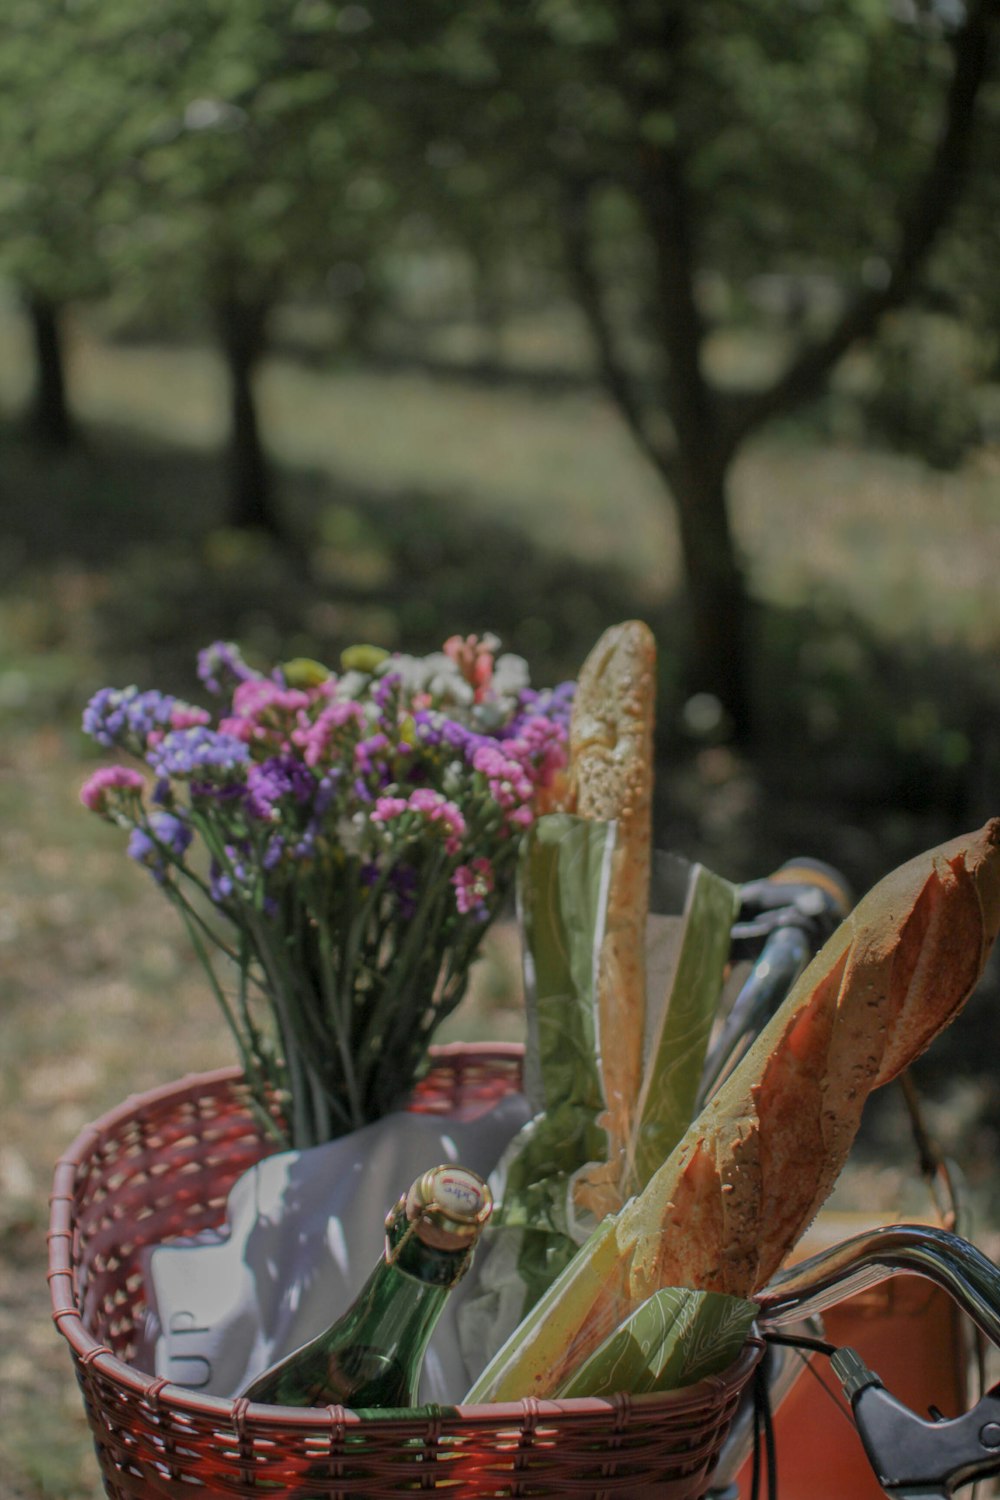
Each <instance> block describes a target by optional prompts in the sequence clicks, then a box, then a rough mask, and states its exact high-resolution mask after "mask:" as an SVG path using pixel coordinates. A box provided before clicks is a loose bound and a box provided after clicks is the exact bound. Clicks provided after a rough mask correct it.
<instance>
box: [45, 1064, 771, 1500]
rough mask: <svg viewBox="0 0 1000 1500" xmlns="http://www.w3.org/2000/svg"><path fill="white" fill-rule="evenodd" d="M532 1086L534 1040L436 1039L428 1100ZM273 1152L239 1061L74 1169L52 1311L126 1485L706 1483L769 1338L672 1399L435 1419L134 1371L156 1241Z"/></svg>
mask: <svg viewBox="0 0 1000 1500" xmlns="http://www.w3.org/2000/svg"><path fill="white" fill-rule="evenodd" d="M519 1081H520V1048H517V1047H514V1046H500V1045H498V1046H490V1047H477V1048H466V1047H464V1046H451V1047H444V1048H439V1049H437V1051H436V1053H435V1064H434V1067H433V1068H432V1070H431V1072H430V1073H429V1075H428V1077H427V1078H426V1079H425V1081H424V1082H423V1083H422V1084H421V1085H420V1087H419V1088H418V1090H417V1093H416V1095H415V1097H414V1101H413V1106H412V1107H413V1108H415V1109H418V1110H421V1111H433V1112H441V1111H444V1110H447V1109H450V1108H452V1107H454V1106H455V1105H457V1104H458V1105H462V1106H471V1107H475V1106H476V1104H477V1103H483V1104H486V1103H489V1102H491V1101H493V1100H495V1099H498V1098H500V1097H501V1096H502V1095H503V1094H504V1093H506V1092H508V1091H509V1090H511V1089H515V1088H517V1087H518V1085H519ZM267 1149H268V1148H267V1145H266V1144H265V1141H264V1139H263V1138H262V1135H261V1133H260V1130H259V1127H258V1126H257V1125H256V1123H255V1121H254V1116H253V1114H252V1112H251V1110H250V1108H249V1104H248V1098H247V1093H246V1089H245V1087H244V1086H243V1084H242V1081H241V1077H240V1074H239V1073H238V1072H237V1071H236V1070H228V1069H227V1070H223V1071H220V1072H215V1073H207V1074H203V1075H200V1076H194V1077H191V1078H188V1079H185V1080H183V1081H182V1082H181V1083H179V1084H174V1085H171V1086H169V1087H166V1088H161V1089H157V1090H154V1091H152V1092H150V1093H147V1094H143V1095H140V1096H137V1097H135V1098H132V1099H129V1100H127V1101H126V1103H125V1104H123V1105H121V1106H120V1107H119V1108H118V1109H116V1110H113V1111H112V1112H111V1113H109V1114H107V1115H105V1116H104V1117H103V1118H102V1119H100V1120H98V1121H97V1122H96V1123H95V1124H93V1125H91V1126H90V1127H88V1128H87V1129H86V1130H85V1131H84V1132H83V1133H82V1134H81V1135H80V1136H79V1137H78V1139H77V1140H76V1142H75V1143H74V1144H73V1146H72V1147H71V1148H70V1151H69V1152H68V1154H67V1155H66V1156H65V1157H64V1158H63V1159H62V1160H61V1161H60V1162H59V1164H58V1166H57V1169H56V1173H55V1182H54V1187H53V1197H52V1213H51V1224H50V1234H49V1265H50V1270H49V1281H50V1284H51V1288H52V1304H53V1317H54V1319H55V1322H56V1325H57V1327H58V1328H59V1330H60V1332H61V1333H62V1334H63V1336H64V1337H65V1338H66V1340H67V1342H68V1343H69V1346H70V1349H71V1351H72V1355H73V1360H74V1363H75V1366H76V1372H77V1377H78V1379H79V1382H80V1386H81V1389H82V1392H83V1400H84V1404H85V1406H86V1410H87V1416H88V1419H89V1422H90V1426H91V1429H92V1433H93V1438H94V1444H95V1447H96V1450H97V1457H98V1462H99V1464H100V1468H101V1472H102V1475H103V1478H104V1485H105V1489H106V1492H107V1494H108V1495H109V1496H111V1497H112V1500H137V1497H140V1500H153V1497H169V1500H181V1497H183V1500H200V1497H201V1496H206V1497H207V1496H229V1497H233V1496H236V1497H242V1496H246V1497H255V1500H260V1497H261V1495H263V1494H266V1495H268V1496H271V1497H275V1500H279V1497H283V1496H287V1497H289V1500H292V1497H296V1500H305V1497H306V1496H310V1497H316V1500H321V1497H322V1500H327V1497H336V1500H355V1497H380V1496H392V1495H399V1494H403V1493H408V1492H410V1491H413V1490H434V1489H447V1490H448V1492H449V1493H450V1495H452V1496H453V1497H454V1500H471V1497H473V1496H515V1495H525V1496H547V1495H565V1496H570V1495H571V1496H577V1497H588V1496H592V1497H598V1496H602V1497H603V1496H612V1495H622V1494H628V1495H632V1496H637V1495H640V1494H641V1495H648V1496H660V1497H663V1500H697V1497H700V1496H702V1495H703V1494H704V1492H705V1489H706V1487H707V1484H708V1475H709V1472H710V1470H711V1468H712V1465H713V1464H714V1462H715V1459H716V1457H717V1455H718V1451H719V1448H720V1446H721V1444H722V1441H723V1439H724V1437H725V1434H726V1431H727V1429H728V1426H729V1423H730V1420H731V1418H732V1415H733V1412H734V1409H735V1406H736V1403H737V1401H738V1399H739V1396H740V1393H741V1391H742V1389H743V1387H744V1386H745V1384H746V1383H747V1381H748V1380H749V1378H750V1375H751V1373H752V1371H753V1369H754V1367H755V1365H756V1363H757V1360H758V1359H759V1357H760V1347H759V1345H758V1344H757V1343H756V1342H755V1341H751V1342H750V1343H748V1345H747V1346H746V1348H745V1349H744V1350H743V1352H742V1354H741V1355H740V1358H739V1359H738V1360H737V1361H736V1362H735V1364H734V1365H733V1366H732V1367H731V1368H730V1369H729V1370H728V1371H727V1372H725V1374H723V1375H721V1376H718V1377H715V1378H712V1379H708V1380H705V1381H702V1382H700V1383H699V1384H698V1385H696V1386H692V1387H689V1388H687V1389H686V1390H684V1391H680V1392H676V1393H671V1394H669V1395H664V1396H639V1397H633V1398H629V1397H627V1396H621V1397H618V1398H615V1399H614V1400H582V1399H580V1400H572V1401H535V1400H525V1401H521V1402H516V1403H510V1404H504V1405H492V1406H467V1407H461V1408H459V1409H457V1410H456V1411H454V1412H452V1411H450V1410H449V1411H442V1412H441V1413H439V1414H435V1415H433V1416H429V1415H427V1413H426V1412H422V1411H421V1410H419V1409H418V1410H416V1411H414V1412H413V1414H412V1415H410V1414H407V1415H402V1416H387V1417H385V1418H382V1419H379V1420H371V1419H369V1420H362V1419H361V1418H359V1417H357V1416H356V1415H355V1414H354V1413H353V1412H350V1411H346V1410H344V1409H343V1408H341V1407H331V1408H328V1409H326V1410H323V1411H319V1410H311V1411H306V1410H303V1411H291V1410H289V1409H287V1408H278V1407H265V1406H256V1405H254V1406H251V1405H249V1404H248V1403H247V1402H246V1401H243V1400H236V1401H224V1400H220V1399H218V1398H216V1397H210V1396H201V1395H198V1394H197V1393H195V1392H191V1391H187V1390H184V1389H182V1388H181V1387H179V1386H177V1385H172V1384H169V1383H168V1382H167V1381H165V1380H163V1379H161V1378H157V1379H154V1378H152V1377H150V1376H148V1375H144V1374H141V1373H140V1372H139V1371H138V1370H136V1369H134V1368H132V1367H131V1366H130V1364H129V1361H130V1359H131V1358H132V1357H133V1355H134V1352H135V1341H136V1330H137V1327H138V1326H139V1323H140V1320H141V1316H142V1313H143V1310H144V1302H143V1296H144V1292H143V1281H142V1275H141V1271H140V1266H141V1257H142V1252H143V1250H144V1248H145V1247H146V1246H148V1245H150V1244H154V1243H156V1242H158V1241H160V1240H163V1239H166V1238H168V1237H170V1236H175V1235H187V1234H194V1233H196V1232H197V1231H198V1230H201V1229H204V1228H206V1227H208V1226H216V1225H218V1224H220V1223H221V1222H222V1220H223V1217H224V1213H225V1207H226V1199H227V1196H228V1193H229V1190H230V1188H231V1186H232V1185H233V1183H234V1182H235V1180H236V1179H237V1177H239V1176H240V1174H241V1173H242V1172H244V1171H245V1170H246V1169H247V1168H248V1167H249V1166H251V1165H252V1164H253V1163H254V1162H256V1161H258V1160H259V1159H260V1158H261V1157H262V1156H263V1155H264V1154H265V1153H266V1151H267ZM430 1410H433V1409H430Z"/></svg>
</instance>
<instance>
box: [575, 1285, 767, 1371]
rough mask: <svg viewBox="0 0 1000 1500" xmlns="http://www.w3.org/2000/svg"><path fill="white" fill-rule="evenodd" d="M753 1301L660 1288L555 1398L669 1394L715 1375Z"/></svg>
mask: <svg viewBox="0 0 1000 1500" xmlns="http://www.w3.org/2000/svg"><path fill="white" fill-rule="evenodd" d="M757 1310H758V1309H757V1306H756V1303H753V1302H748V1301H745V1300H744V1299H743V1298H742V1297H727V1296H724V1295H723V1294H722V1293H721V1292H698V1291H689V1290H688V1289H686V1288H683V1287H664V1288H662V1289H661V1290H660V1291H657V1292H654V1293H653V1295H652V1296H651V1297H649V1298H647V1300H646V1301H645V1302H643V1303H642V1304H641V1306H639V1307H638V1308H636V1310H635V1312H634V1313H633V1314H632V1315H631V1317H629V1318H627V1319H626V1320H625V1322H624V1323H622V1324H621V1325H620V1326H619V1327H618V1328H616V1329H615V1331H614V1333H612V1334H610V1335H609V1336H608V1338H606V1339H605V1340H604V1342H603V1344H600V1345H599V1346H598V1347H597V1348H596V1349H595V1350H594V1352H593V1354H591V1355H590V1357H589V1358H588V1359H586V1360H585V1361H584V1363H583V1364H582V1365H580V1366H579V1367H578V1368H577V1369H576V1370H574V1372H573V1374H572V1375H570V1377H569V1379H568V1380H567V1381H566V1382H565V1383H564V1385H563V1386H562V1387H561V1388H560V1390H559V1392H558V1394H559V1396H560V1397H568V1396H608V1395H612V1394H614V1393H615V1392H616V1391H630V1392H631V1393H632V1394H633V1395H638V1394H641V1393H643V1392H648V1391H670V1390H676V1389H677V1388H678V1387H680V1386H685V1385H692V1384H694V1382H695V1381H697V1380H703V1379H704V1378H705V1376H707V1375H716V1374H718V1373H719V1372H720V1371H722V1370H724V1369H725V1368H726V1367H727V1365H730V1364H731V1363H732V1362H733V1360H734V1359H735V1358H736V1356H737V1355H738V1354H739V1352H740V1349H741V1348H742V1347H743V1344H744V1342H745V1340H746V1337H747V1334H748V1333H749V1331H750V1326H751V1324H752V1323H753V1319H754V1315H755V1314H756V1312H757Z"/></svg>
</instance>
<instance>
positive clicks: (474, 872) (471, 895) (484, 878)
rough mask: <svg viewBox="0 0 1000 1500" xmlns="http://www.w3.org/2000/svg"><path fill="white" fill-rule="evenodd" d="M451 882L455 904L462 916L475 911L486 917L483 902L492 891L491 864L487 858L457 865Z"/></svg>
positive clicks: (478, 914)
mask: <svg viewBox="0 0 1000 1500" xmlns="http://www.w3.org/2000/svg"><path fill="white" fill-rule="evenodd" d="M451 883H452V885H453V886H454V887H455V905H456V906H457V907H458V910H459V912H460V913H461V914H462V916H463V917H464V916H466V915H467V913H469V912H475V913H476V915H477V916H481V917H484V918H485V917H486V915H487V912H486V907H485V902H486V898H487V896H489V895H490V894H491V893H492V891H493V866H492V865H491V864H490V862H489V860H488V859H484V858H481V857H480V858H479V859H474V860H472V861H471V863H470V864H467V865H459V867H458V869H457V870H456V871H455V873H454V875H453V876H452V877H451Z"/></svg>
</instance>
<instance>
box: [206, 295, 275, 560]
mask: <svg viewBox="0 0 1000 1500" xmlns="http://www.w3.org/2000/svg"><path fill="white" fill-rule="evenodd" d="M267 313H268V309H267V307H266V305H264V304H263V303H259V302H251V301H243V300H241V299H239V298H236V297H227V298H224V299H223V300H222V301H221V302H220V303H219V305H218V307H217V309H216V314H217V320H218V326H219V335H220V339H221V342H222V352H223V356H224V358H225V362H226V370H227V373H228V376H229V413H230V417H229V421H230V425H229V444H228V461H229V494H230V509H229V522H230V525H232V526H236V527H239V528H241V529H256V530H260V531H266V532H267V533H268V534H269V535H271V536H274V537H278V538H281V539H282V540H284V530H283V527H282V525H281V523H280V521H279V519H278V516H277V514H276V512H275V509H274V495H273V482H272V477H271V469H270V465H269V463H268V460H267V456H266V454H265V452H264V446H263V444H262V442H261V437H260V423H259V420H258V416H257V402H256V398H255V395H254V376H255V374H256V370H257V366H258V365H259V363H260V359H261V356H262V355H263V353H264V348H265V325H266V321H267Z"/></svg>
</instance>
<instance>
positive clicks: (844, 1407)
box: [737, 1075, 975, 1500]
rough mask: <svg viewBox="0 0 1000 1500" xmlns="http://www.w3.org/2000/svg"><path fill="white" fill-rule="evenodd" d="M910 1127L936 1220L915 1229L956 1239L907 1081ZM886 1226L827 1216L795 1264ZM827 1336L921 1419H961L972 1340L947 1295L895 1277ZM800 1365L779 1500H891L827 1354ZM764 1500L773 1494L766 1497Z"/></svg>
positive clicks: (946, 1192) (949, 1204) (836, 1319)
mask: <svg viewBox="0 0 1000 1500" xmlns="http://www.w3.org/2000/svg"><path fill="white" fill-rule="evenodd" d="M901 1083H902V1085H903V1092H904V1095H905V1097H906V1103H907V1106H908V1109H909V1112H910V1123H911V1126H912V1129H913V1135H914V1140H915V1143H916V1147H917V1152H918V1156H919V1159H920V1167H921V1171H922V1173H923V1175H924V1177H925V1178H926V1179H927V1181H928V1185H929V1186H930V1189H931V1193H932V1196H933V1198H934V1200H935V1204H936V1207H937V1211H936V1213H935V1214H933V1215H928V1216H926V1218H924V1219H922V1220H918V1222H926V1223H928V1224H933V1225H934V1226H935V1227H938V1228H942V1227H943V1228H946V1229H951V1230H954V1229H955V1227H956V1220H957V1218H958V1211H957V1205H956V1198H955V1189H954V1185H953V1183H952V1180H951V1178H950V1176H949V1174H948V1171H947V1167H946V1166H945V1164H944V1162H943V1161H942V1159H941V1156H940V1154H939V1152H938V1151H937V1148H936V1147H935V1145H934V1143H933V1142H932V1141H931V1140H930V1138H929V1137H928V1135H927V1132H926V1130H925V1128H924V1124H923V1121H922V1119H921V1117H920V1108H919V1102H918V1100H917V1096H916V1092H915V1090H914V1086H913V1084H912V1081H911V1080H910V1078H909V1077H908V1076H907V1075H904V1077H903V1079H902V1080H901ZM893 1222H894V1220H893V1219H891V1218H888V1217H876V1216H873V1215H870V1214H862V1213H850V1212H841V1211H834V1210H824V1211H822V1212H821V1213H820V1214H819V1216H818V1217H817V1219H816V1222H815V1223H814V1224H813V1226H812V1228H811V1229H810V1230H809V1231H808V1232H807V1233H806V1234H805V1235H804V1236H803V1238H802V1240H801V1241H800V1243H799V1245H798V1246H797V1247H796V1250H795V1253H794V1255H793V1256H792V1257H791V1258H790V1261H789V1264H794V1263H796V1262H798V1261H801V1260H805V1259H807V1258H808V1257H809V1256H810V1255H815V1254H816V1253H817V1252H818V1251H820V1250H826V1249H828V1248H829V1247H830V1246H831V1245H837V1244H840V1243H841V1241H843V1240H846V1239H850V1238H851V1237H852V1236H853V1235H856V1234H861V1233H863V1232H864V1231H866V1230H870V1229H874V1228H878V1227H880V1226H882V1225H886V1224H891V1223H893ZM823 1324H824V1327H825V1330H826V1337H827V1339H828V1340H829V1342H830V1343H831V1344H836V1345H837V1346H838V1347H841V1346H843V1345H844V1344H849V1345H850V1346H851V1347H852V1348H854V1349H857V1351H858V1353H859V1354H860V1355H861V1357H862V1359H863V1360H864V1361H865V1363H866V1364H867V1365H868V1366H869V1367H870V1368H871V1369H872V1370H875V1371H876V1372H877V1373H878V1374H879V1375H880V1376H881V1377H882V1380H883V1381H884V1383H885V1386H886V1389H887V1390H890V1391H891V1392H892V1394H893V1395H894V1396H898V1398H899V1399H900V1401H903V1402H905V1404H906V1405H907V1406H909V1407H910V1408H911V1409H912V1410H913V1411H915V1412H916V1413H917V1414H918V1415H920V1416H926V1415H927V1414H928V1412H929V1409H930V1408H931V1407H934V1408H935V1409H936V1410H938V1411H940V1412H942V1413H943V1415H944V1416H946V1417H956V1416H959V1415H960V1414H961V1413H962V1412H964V1411H965V1410H966V1409H967V1407H968V1405H969V1400H970V1398H969V1372H970V1368H971V1367H972V1363H973V1355H974V1350H975V1334H974V1330H973V1327H972V1324H971V1323H970V1322H969V1320H968V1319H967V1318H966V1317H965V1316H964V1314H962V1313H961V1312H960V1311H959V1309H958V1307H957V1306H956V1304H955V1302H954V1301H953V1300H952V1298H951V1297H950V1296H949V1295H948V1293H947V1292H945V1291H944V1290H942V1289H941V1288H940V1287H937V1286H934V1285H933V1283H931V1282H930V1281H927V1280H925V1279H924V1278H923V1277H918V1276H894V1277H892V1278H891V1279H890V1280H887V1281H883V1282H882V1283H881V1284H880V1285H878V1286H875V1287H869V1288H867V1289H866V1290H865V1291H862V1292H858V1293H857V1294H856V1295H855V1296H853V1297H849V1298H847V1299H846V1300H845V1301H843V1302H841V1303H839V1304H838V1305H837V1306H836V1307H831V1308H830V1309H829V1310H828V1311H827V1312H825V1313H824V1314H823ZM803 1359H804V1360H805V1361H807V1362H808V1364H809V1366H810V1368H808V1369H804V1370H803V1372H802V1374H801V1376H800V1377H799V1379H798V1380H797V1381H796V1382H795V1384H794V1386H793V1387H792V1389H791V1391H789V1393H788V1395H787V1396H786V1397H785V1399H784V1401H783V1402H782V1403H781V1405H780V1407H779V1408H778V1410H777V1412H776V1413H775V1416H774V1438H775V1448H776V1456H777V1471H778V1472H777V1478H778V1486H777V1488H778V1495H779V1496H780V1500H847V1497H849V1500H884V1496H885V1491H884V1490H883V1489H882V1487H881V1485H880V1484H879V1483H878V1481H877V1480H876V1478H875V1476H874V1474H873V1473H872V1468H871V1465H870V1463H869V1462H868V1458H867V1456H866V1454H865V1450H864V1447H863V1446H862V1443H861V1439H860V1437H859V1436H858V1433H857V1429H856V1428H855V1426H854V1421H853V1419H852V1417H851V1414H850V1407H849V1405H848V1403H847V1401H846V1398H845V1397H844V1395H843V1392H842V1391H841V1388H840V1382H839V1381H838V1380H837V1377H836V1376H835V1375H834V1374H833V1372H832V1370H831V1369H830V1366H829V1361H828V1360H827V1359H826V1357H825V1356H824V1355H821V1354H817V1355H813V1356H811V1357H809V1356H808V1355H806V1353H805V1351H803ZM752 1472H753V1470H752V1460H748V1461H747V1462H746V1463H745V1464H744V1466H743V1467H742V1469H741V1470H740V1472H739V1475H738V1476H737V1482H738V1486H739V1495H740V1500H749V1497H750V1493H751V1482H752V1480H751V1476H752ZM761 1493H762V1494H763V1493H766V1491H765V1490H764V1489H763V1488H762V1490H761Z"/></svg>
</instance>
